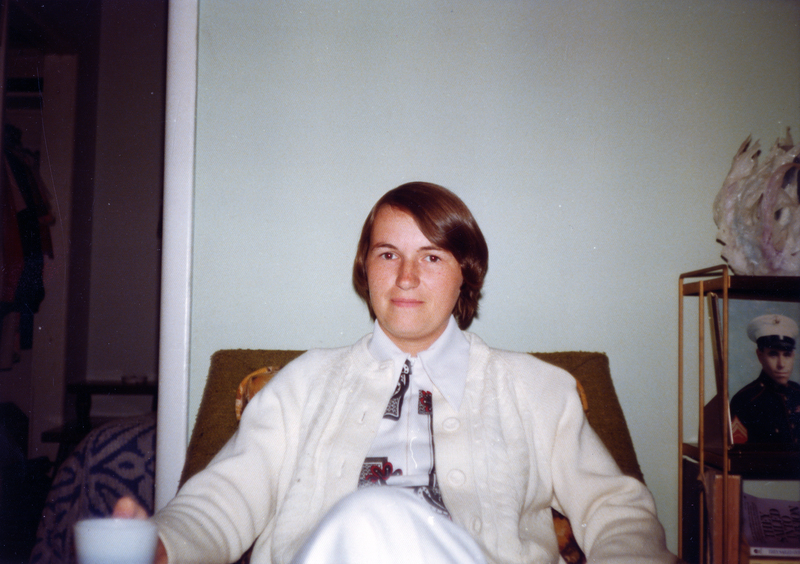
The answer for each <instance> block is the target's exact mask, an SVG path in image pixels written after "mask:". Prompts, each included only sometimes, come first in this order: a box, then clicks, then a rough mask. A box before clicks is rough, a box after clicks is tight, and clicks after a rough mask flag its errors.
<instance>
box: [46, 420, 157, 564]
mask: <svg viewBox="0 0 800 564" xmlns="http://www.w3.org/2000/svg"><path fill="white" fill-rule="evenodd" d="M155 452H156V416H155V414H154V413H153V414H148V415H144V416H141V417H132V418H127V419H119V420H115V421H112V422H110V423H106V424H105V425H102V426H100V427H98V428H97V429H95V430H93V431H92V432H91V433H89V434H88V435H87V436H86V437H85V438H84V439H83V441H81V443H80V444H79V445H78V446H77V447H76V448H75V450H74V451H73V452H72V454H70V456H69V457H68V458H67V460H65V461H64V464H62V465H61V468H59V470H58V473H57V474H56V476H55V479H54V480H53V485H52V487H51V488H50V493H49V494H48V497H47V503H46V505H45V507H44V511H43V512H42V519H41V521H40V522H39V529H38V531H37V533H36V544H35V546H34V548H33V552H32V555H31V564H73V563H75V561H76V560H75V550H74V547H73V536H72V526H73V525H74V524H75V522H76V521H78V520H79V519H84V518H87V517H102V516H105V515H110V514H111V512H112V511H113V509H114V504H115V503H116V502H117V500H118V499H119V498H120V497H122V496H124V495H127V496H131V497H133V498H134V499H136V501H138V502H139V504H141V505H142V507H144V508H145V509H147V511H148V512H149V513H152V512H153V498H154V484H155Z"/></svg>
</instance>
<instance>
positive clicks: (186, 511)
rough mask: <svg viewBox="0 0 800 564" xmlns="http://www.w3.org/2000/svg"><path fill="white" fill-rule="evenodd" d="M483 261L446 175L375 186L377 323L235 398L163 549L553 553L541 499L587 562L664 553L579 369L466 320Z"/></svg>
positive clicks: (279, 556) (369, 279)
mask: <svg viewBox="0 0 800 564" xmlns="http://www.w3.org/2000/svg"><path fill="white" fill-rule="evenodd" d="M487 267H488V252H487V249H486V243H485V241H484V238H483V235H482V233H481V231H480V229H479V227H478V225H477V223H476V221H475V219H474V218H473V216H472V214H471V213H470V211H469V209H468V208H467V207H466V205H465V204H464V203H463V202H462V201H461V200H460V199H459V198H458V197H457V196H455V195H454V194H453V193H452V192H450V191H448V190H446V189H444V188H442V187H441V186H437V185H434V184H428V183H422V182H413V183H409V184H404V185H402V186H400V187H398V188H395V189H394V190H391V191H390V192H388V193H387V194H386V195H384V196H383V197H382V198H381V199H380V200H379V201H378V202H377V203H376V204H375V206H374V207H373V209H372V211H371V212H370V214H369V216H368V217H367V220H366V222H365V224H364V227H363V229H362V233H361V239H360V241H359V244H358V250H357V255H356V259H355V263H354V268H353V283H354V286H355V289H356V291H357V292H358V294H359V295H360V296H361V297H362V298H363V299H364V300H365V302H366V303H367V305H368V307H369V311H370V315H371V316H372V318H373V319H374V320H375V325H374V329H373V332H372V334H371V335H367V336H366V337H364V338H362V339H361V340H360V341H359V342H357V343H356V344H354V345H353V346H350V347H344V348H340V349H329V350H313V351H309V352H308V353H306V354H304V355H302V356H301V357H300V358H298V359H297V360H295V361H294V362H292V363H290V364H289V365H287V366H286V367H285V368H283V369H282V370H281V371H280V372H279V373H278V375H276V376H275V378H274V379H273V380H272V381H271V382H270V384H269V385H268V386H266V387H265V388H264V390H262V392H261V393H259V394H258V396H256V398H255V399H254V400H253V401H252V402H251V403H250V404H248V408H247V410H245V414H244V416H243V418H242V421H241V424H240V427H239V430H238V432H237V434H236V435H235V436H234V437H233V438H232V439H231V441H230V442H229V443H228V444H227V445H226V446H225V447H224V448H223V449H222V451H221V452H220V454H219V455H218V456H217V457H216V458H215V459H214V461H212V463H211V464H210V465H209V467H208V468H207V469H206V470H205V471H203V472H201V473H200V474H198V475H197V476H196V477H195V478H193V479H192V480H190V481H189V482H187V484H186V485H185V486H184V487H183V488H182V490H181V491H180V492H179V494H178V496H177V497H176V498H175V499H174V500H173V501H172V502H171V503H170V504H169V505H168V506H167V507H166V508H165V509H164V510H162V511H161V512H159V513H158V514H157V515H156V516H155V517H154V519H155V521H156V522H157V523H158V525H159V531H160V535H161V539H162V541H163V545H162V547H161V548H162V558H164V557H165V556H166V554H168V555H169V561H170V562H179V561H187V562H197V561H200V560H201V559H202V560H203V561H219V562H223V561H232V560H235V559H236V558H238V557H239V555H240V554H241V553H242V552H243V551H244V550H246V549H247V548H248V547H249V546H250V545H251V543H253V542H254V541H255V547H254V550H253V556H252V561H253V562H289V561H291V560H292V558H296V560H295V561H296V562H319V561H330V562H356V561H359V562H360V561H362V560H363V561H366V560H367V559H369V560H374V559H376V558H377V559H390V560H391V561H393V562H409V561H424V562H439V561H441V562H447V561H449V562H470V561H472V562H482V561H484V559H485V560H486V561H489V562H556V561H557V560H558V557H559V555H558V547H557V543H556V537H555V533H554V530H553V521H552V516H551V509H550V508H551V507H554V508H556V509H557V510H558V511H560V512H561V513H564V514H565V515H567V517H569V519H570V520H571V522H572V523H573V524H575V525H576V526H575V527H574V529H575V534H576V538H577V540H578V542H579V544H580V545H581V546H582V548H583V549H584V552H586V554H587V556H588V558H589V560H590V561H592V562H605V561H608V562H611V561H613V562H631V563H633V562H636V563H643V562H673V561H674V560H675V559H674V557H673V556H672V555H671V554H669V552H668V551H667V550H666V548H665V542H664V532H663V529H662V527H661V525H660V524H659V523H658V520H657V517H656V514H655V507H654V504H653V500H652V497H651V496H650V494H649V492H648V491H647V489H646V488H645V487H644V485H643V484H641V483H640V482H639V481H637V480H635V479H633V478H629V477H626V476H623V475H622V474H621V472H620V471H619V469H618V468H617V466H616V464H615V463H614V461H613V459H612V458H611V456H610V455H609V454H608V452H607V451H606V449H605V448H604V446H603V445H602V443H601V442H600V440H599V439H598V438H597V436H596V435H595V434H594V432H593V431H592V430H591V428H590V427H589V425H588V423H587V421H586V419H585V416H584V413H583V409H582V406H581V402H580V399H579V396H578V393H577V390H576V385H575V381H574V379H573V378H572V377H571V376H570V375H569V374H567V373H566V372H564V371H562V370H560V369H557V368H555V367H553V366H551V365H548V364H546V363H544V362H542V361H540V360H537V359H536V358H534V357H532V356H530V355H528V354H521V353H512V352H506V351H500V350H496V349H491V348H489V347H488V346H487V345H486V344H485V343H484V342H483V341H482V340H481V339H480V338H478V337H477V336H476V335H473V334H471V333H468V332H466V331H465V330H466V329H467V328H468V327H469V326H470V324H471V322H472V320H473V319H474V317H475V315H476V313H477V310H478V301H479V299H480V295H481V288H482V286H483V280H484V277H485V274H486V270H487ZM117 513H118V514H133V513H136V510H135V508H131V507H130V504H129V502H128V501H127V500H126V501H123V502H121V504H120V505H119V506H118V508H117ZM139 516H142V512H141V511H139ZM321 554H322V555H325V558H326V559H325V560H321V558H322V557H321V556H320V555H321ZM164 561H166V560H164Z"/></svg>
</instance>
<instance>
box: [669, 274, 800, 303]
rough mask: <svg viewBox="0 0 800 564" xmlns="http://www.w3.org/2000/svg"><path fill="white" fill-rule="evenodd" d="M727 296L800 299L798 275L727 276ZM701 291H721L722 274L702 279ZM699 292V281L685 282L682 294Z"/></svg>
mask: <svg viewBox="0 0 800 564" xmlns="http://www.w3.org/2000/svg"><path fill="white" fill-rule="evenodd" d="M728 280H729V282H728V296H729V297H730V298H734V299H735V298H740V299H748V298H749V299H762V300H782V301H800V276H737V275H732V276H729V277H728ZM702 283H703V293H704V294H708V293H709V292H722V291H723V289H724V286H725V278H724V277H722V276H718V277H714V278H709V279H707V280H703V281H702ZM699 294H700V281H696V280H695V281H691V282H685V283H684V284H683V295H684V296H697V295H699Z"/></svg>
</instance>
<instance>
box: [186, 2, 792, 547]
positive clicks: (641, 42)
mask: <svg viewBox="0 0 800 564" xmlns="http://www.w3.org/2000/svg"><path fill="white" fill-rule="evenodd" d="M798 22H800V2H797V1H777V0H772V1H771V0H761V1H758V2H756V1H751V0H724V1H723V0H718V1H711V0H709V1H702V2H701V1H698V2H689V1H681V0H671V1H670V2H663V1H662V0H648V1H637V2H633V1H622V0H620V1H615V0H588V1H587V0H581V1H572V0H566V1H565V0H559V1H558V2H556V1H555V0H553V1H540V2H513V1H506V0H484V1H480V0H465V1H461V2H442V1H440V0H420V1H408V2H397V1H396V0H392V1H386V0H378V1H375V0H372V1H369V2H353V1H348V2H343V1H330V2H289V3H286V2H280V3H278V2H256V1H249V2H247V1H240V2H227V1H223V0H204V1H202V2H201V3H200V26H199V27H200V29H199V55H198V56H199V63H198V64H199V66H198V99H197V100H198V106H197V108H198V113H197V152H196V178H195V180H196V194H195V198H196V200H195V217H194V222H195V235H194V252H193V260H194V263H193V272H192V334H191V358H190V361H191V372H190V419H191V420H192V421H193V420H194V413H195V412H196V410H197V406H198V405H199V402H200V397H201V394H202V389H203V385H204V383H205V376H206V373H207V370H208V364H209V357H210V355H211V354H212V353H213V352H214V351H215V350H217V349H223V348H303V349H304V348H309V347H330V346H338V345H345V344H349V343H351V342H353V341H354V340H356V339H357V338H358V337H360V336H361V335H362V334H364V333H366V332H367V331H369V329H370V323H369V320H368V315H367V311H366V308H365V307H364V306H363V305H362V304H361V303H360V302H359V300H358V299H357V298H356V296H355V293H354V292H353V291H352V289H351V286H350V263H351V257H352V253H353V250H354V247H355V243H356V239H357V236H358V232H359V229H360V225H361V223H362V221H363V219H364V217H365V215H366V213H367V211H368V210H369V208H370V207H371V205H372V203H373V202H374V201H375V200H376V199H377V198H378V197H379V196H380V195H381V194H382V193H383V192H385V191H386V190H388V189H390V188H392V187H394V186H396V185H398V184H400V183H402V182H405V181H408V180H412V179H423V180H429V181H432V182H437V183H440V184H443V185H445V186H447V187H449V188H451V189H453V190H454V191H456V192H457V193H458V194H459V195H461V196H462V198H463V199H464V200H465V201H466V202H467V204H468V205H469V206H470V207H471V208H472V210H473V212H474V213H475V215H476V217H477V219H478V221H479V223H480V225H481V228H482V229H483V231H484V233H485V235H486V238H487V240H488V243H489V248H490V270H489V275H488V278H487V281H486V287H485V293H484V295H485V298H484V300H483V302H482V307H481V316H480V319H479V320H478V321H477V322H476V323H475V324H474V325H473V327H472V330H474V331H475V332H476V333H478V334H480V335H481V336H482V337H483V338H484V339H485V340H486V341H487V342H489V343H490V344H491V345H493V346H496V347H501V348H508V349H516V350H522V351H556V350H595V351H605V352H606V353H608V355H609V357H610V359H611V367H612V373H613V376H614V381H615V384H616V386H617V391H618V393H619V396H620V400H621V402H622V405H623V408H624V410H625V414H626V417H627V419H628V422H629V425H630V427H631V433H632V435H633V440H634V443H635V445H636V449H637V452H638V455H639V458H640V461H641V465H642V469H643V471H644V474H645V479H646V480H647V483H648V485H649V486H650V488H651V489H652V491H653V493H654V495H655V497H656V502H657V504H658V509H659V513H660V516H661V519H662V521H663V523H664V525H665V527H666V529H667V532H668V536H669V543H670V546H671V547H672V548H673V550H674V549H676V546H677V499H676V498H677V477H676V472H677V470H676V468H677V464H676V460H677V449H676V441H677V439H676V413H677V407H676V396H677V391H676V389H677V384H676V374H677V278H678V275H679V274H680V273H681V272H684V271H688V270H693V269H697V268H702V267H705V266H711V265H713V264H717V263H719V262H720V258H719V247H718V245H717V244H716V243H715V240H714V238H715V231H716V229H715V226H714V223H713V219H712V213H711V204H712V201H713V199H714V196H715V195H716V193H717V191H718V189H719V188H720V185H721V183H722V180H723V179H724V177H725V175H726V173H727V171H728V168H729V166H730V162H731V159H732V157H733V155H734V153H735V151H736V149H737V148H738V146H739V144H740V143H741V142H742V141H743V140H744V138H745V137H746V136H747V135H748V134H751V133H752V134H753V135H754V136H755V137H760V138H762V140H763V141H762V142H763V144H765V145H767V146H768V145H769V144H771V142H772V141H773V140H774V139H775V138H776V137H777V136H778V135H780V134H782V133H783V130H784V128H785V127H786V125H792V124H793V125H795V126H800V57H798V53H800V28H798Z"/></svg>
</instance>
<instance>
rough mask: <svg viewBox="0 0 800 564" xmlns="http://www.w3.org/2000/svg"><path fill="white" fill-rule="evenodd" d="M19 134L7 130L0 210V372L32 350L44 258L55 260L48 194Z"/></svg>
mask: <svg viewBox="0 0 800 564" xmlns="http://www.w3.org/2000/svg"><path fill="white" fill-rule="evenodd" d="M21 140H22V133H21V131H20V130H19V129H17V128H16V127H14V126H11V125H6V126H5V130H4V138H3V174H4V177H3V185H2V187H3V189H2V199H1V200H0V204H1V205H2V210H0V221H2V234H3V241H2V253H1V256H0V370H2V369H5V370H8V369H9V368H11V364H12V363H13V362H14V360H15V359H16V357H18V352H19V350H21V349H30V348H32V346H33V316H34V314H35V313H37V312H38V311H39V305H40V304H41V303H42V300H43V299H44V276H43V275H44V257H45V256H48V257H49V258H53V244H52V240H51V238H50V225H52V224H53V223H54V222H55V220H54V218H53V216H52V215H51V213H50V203H49V201H48V199H47V192H46V188H45V186H44V184H43V182H42V179H41V177H40V176H39V173H38V170H39V163H38V155H37V154H34V153H32V152H31V151H28V150H27V149H25V148H24V147H23V146H22V142H21Z"/></svg>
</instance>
